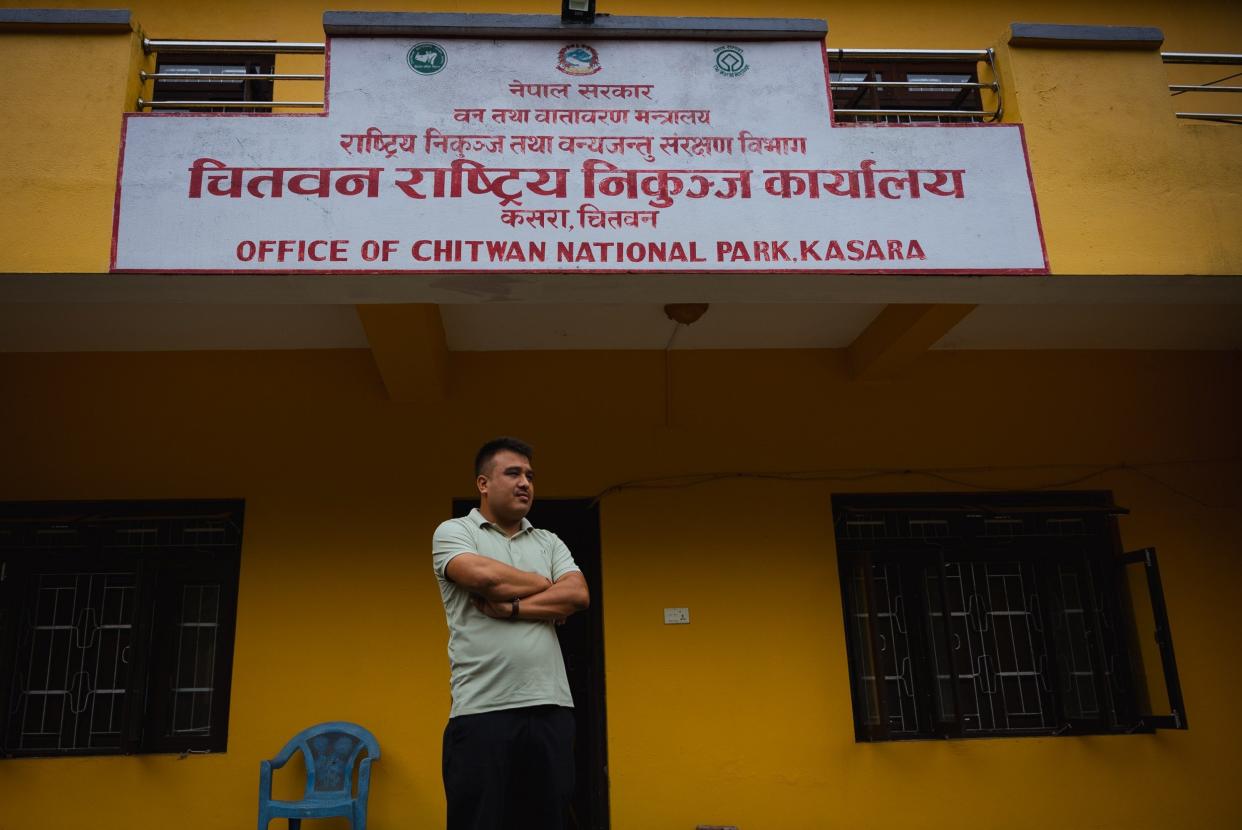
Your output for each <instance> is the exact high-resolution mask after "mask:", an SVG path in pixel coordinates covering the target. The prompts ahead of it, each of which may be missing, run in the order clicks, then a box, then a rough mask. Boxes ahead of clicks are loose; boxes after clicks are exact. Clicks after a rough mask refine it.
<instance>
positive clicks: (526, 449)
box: [474, 435, 535, 476]
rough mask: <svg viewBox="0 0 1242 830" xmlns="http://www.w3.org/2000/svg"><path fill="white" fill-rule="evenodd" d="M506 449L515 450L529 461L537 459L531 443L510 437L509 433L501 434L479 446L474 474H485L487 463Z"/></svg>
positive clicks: (475, 455) (475, 458)
mask: <svg viewBox="0 0 1242 830" xmlns="http://www.w3.org/2000/svg"><path fill="white" fill-rule="evenodd" d="M505 450H508V451H509V452H515V453H517V454H518V455H520V456H523V457H524V458H525V459H526V460H527V461H533V460H534V459H535V451H534V450H532V449H531V448H530V444H527V443H526V442H525V441H519V440H518V439H516V438H510V437H508V436H507V435H506V436H501V437H500V438H493V439H492V440H490V441H488V442H487V443H486V444H484V445H483V446H481V447H479V451H478V452H477V453H475V454H474V474H475V475H476V476H481V475H483V471H484V470H486V469H487V465H488V464H489V463H490V462H491V460H492V459H493V458H495V457H496V453H499V452H504V451H505Z"/></svg>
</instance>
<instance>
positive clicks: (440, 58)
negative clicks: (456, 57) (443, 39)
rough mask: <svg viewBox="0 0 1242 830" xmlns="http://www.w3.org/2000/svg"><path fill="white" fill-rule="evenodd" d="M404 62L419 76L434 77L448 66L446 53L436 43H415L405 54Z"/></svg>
mask: <svg viewBox="0 0 1242 830" xmlns="http://www.w3.org/2000/svg"><path fill="white" fill-rule="evenodd" d="M405 62H406V63H407V64H409V66H410V69H413V70H414V71H415V72H417V73H418V74H419V75H435V74H436V73H437V72H439V71H440V70H442V69H443V68H444V67H445V66H446V65H448V53H447V52H445V51H444V47H442V46H441V45H440V44H438V43H416V44H414V45H413V46H411V47H410V51H408V52H406V53H405Z"/></svg>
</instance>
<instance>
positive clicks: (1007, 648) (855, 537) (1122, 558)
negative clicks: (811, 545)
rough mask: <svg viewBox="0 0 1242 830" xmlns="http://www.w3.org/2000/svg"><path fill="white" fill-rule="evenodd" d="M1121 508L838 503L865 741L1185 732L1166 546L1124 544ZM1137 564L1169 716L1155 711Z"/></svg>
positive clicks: (1078, 501) (1029, 502) (1068, 501)
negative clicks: (1144, 657)
mask: <svg viewBox="0 0 1242 830" xmlns="http://www.w3.org/2000/svg"><path fill="white" fill-rule="evenodd" d="M1050 497H1051V498H1050ZM1117 512H1119V511H1117V510H1116V509H1114V508H1113V507H1112V506H1111V499H1110V498H1109V497H1108V496H1107V494H1093V493H1088V494H1077V493H1075V494H1065V493H1056V494H1048V493H1035V494H1017V495H1008V494H1005V495H991V496H989V495H953V494H934V495H933V494H921V495H905V496H839V497H837V498H834V500H833V513H834V523H835V527H836V541H837V552H838V561H839V567H840V575H841V588H842V599H843V603H844V610H845V620H846V628H847V632H846V634H847V648H848V653H849V665H850V677H851V684H852V692H853V703H854V722H855V733H856V736H857V738H858V740H863V741H872V740H898V739H909V738H930V737H975V736H1001V735H1059V734H1084V733H1110V732H1133V731H1150V730H1151V729H1153V728H1158V727H1171V728H1185V726H1186V717H1185V707H1184V705H1183V703H1182V700H1181V690H1180V686H1179V684H1178V681H1177V672H1176V664H1175V662H1174V660H1173V645H1172V639H1171V637H1170V636H1169V632H1168V621H1167V618H1166V617H1165V613H1164V601H1163V592H1162V590H1161V588H1160V582H1159V571H1158V568H1157V566H1156V559H1155V552H1154V551H1151V550H1148V551H1143V552H1141V554H1136V555H1129V556H1127V555H1124V554H1122V553H1121V552H1120V551H1119V550H1118V549H1117V542H1116V540H1117V530H1116V526H1115V524H1116V520H1115V517H1116V513H1117ZM1131 567H1137V568H1138V569H1139V570H1140V571H1141V572H1142V573H1143V574H1145V575H1146V578H1147V582H1148V587H1149V598H1150V600H1151V604H1152V619H1154V620H1155V621H1156V634H1157V641H1158V642H1160V644H1161V654H1160V656H1161V663H1162V670H1163V672H1164V675H1165V681H1166V687H1167V692H1168V702H1169V705H1170V707H1171V708H1172V714H1171V715H1167V716H1155V715H1152V714H1150V704H1149V701H1148V698H1147V687H1146V684H1145V682H1144V678H1145V676H1146V675H1145V673H1144V670H1143V667H1142V664H1141V660H1140V659H1139V648H1138V645H1137V643H1138V640H1137V636H1136V632H1135V623H1134V615H1133V614H1132V612H1131V610H1130V609H1131V605H1130V602H1131V600H1132V599H1134V600H1135V601H1138V600H1139V599H1140V598H1138V597H1134V598H1132V597H1131V592H1130V585H1131V580H1130V579H1129V578H1128V577H1127V574H1126V569H1127V568H1131ZM1135 584H1137V583H1135Z"/></svg>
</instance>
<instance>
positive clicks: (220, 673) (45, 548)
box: [0, 501, 243, 756]
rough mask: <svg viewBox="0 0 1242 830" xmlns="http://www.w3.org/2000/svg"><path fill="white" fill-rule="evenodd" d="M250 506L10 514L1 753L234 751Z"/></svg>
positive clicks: (1, 531) (21, 506)
mask: <svg viewBox="0 0 1242 830" xmlns="http://www.w3.org/2000/svg"><path fill="white" fill-rule="evenodd" d="M242 515H243V505H242V503H241V502H202V501H193V502H149V503H131V502H92V503H84V502H56V503H8V504H0V678H3V680H0V752H2V753H3V754H4V755H6V756H31V755H100V754H119V753H136V752H221V751H223V750H224V749H225V746H226V743H227V737H228V712H229V685H230V677H231V675H232V659H233V632H234V623H235V617H236V601H237V576H238V564H239V560H240V550H241V532H242Z"/></svg>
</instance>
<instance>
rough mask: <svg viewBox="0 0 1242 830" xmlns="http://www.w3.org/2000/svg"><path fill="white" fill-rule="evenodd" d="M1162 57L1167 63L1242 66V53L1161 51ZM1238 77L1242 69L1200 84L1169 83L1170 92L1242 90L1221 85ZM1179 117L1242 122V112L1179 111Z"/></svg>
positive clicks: (1241, 75) (1231, 122) (1181, 93)
mask: <svg viewBox="0 0 1242 830" xmlns="http://www.w3.org/2000/svg"><path fill="white" fill-rule="evenodd" d="M1160 57H1161V58H1163V59H1164V62H1165V63H1176V64H1198V65H1201V66H1242V55H1237V54H1231V53H1227V52H1161V53H1160ZM1238 77H1242V71H1238V72H1234V73H1232V74H1230V75H1226V76H1224V77H1222V78H1216V79H1215V80H1211V81H1207V82H1205V83H1200V84H1169V93H1170V94H1171V95H1174V96H1177V95H1186V94H1188V93H1194V94H1198V93H1221V92H1234V93H1237V92H1242V86H1220V84H1223V83H1225V82H1226V81H1232V80H1233V79H1234V78H1238ZM1177 117H1178V118H1188V119H1193V120H1196V121H1216V122H1219V123H1223V124H1242V112H1178V113H1177Z"/></svg>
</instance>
